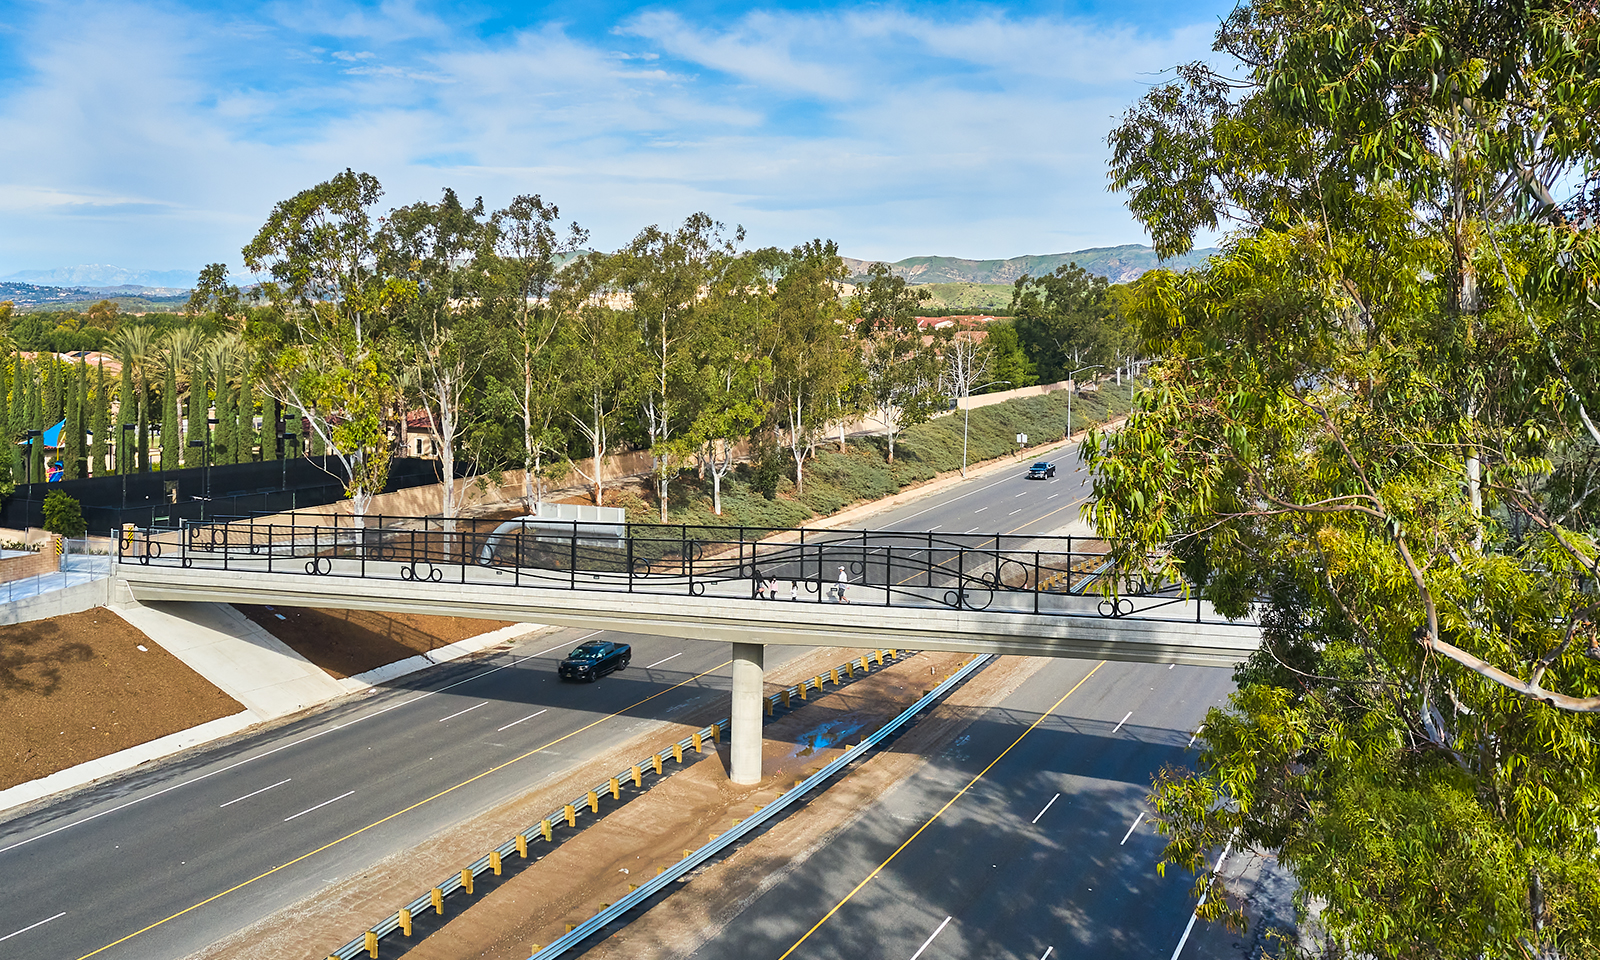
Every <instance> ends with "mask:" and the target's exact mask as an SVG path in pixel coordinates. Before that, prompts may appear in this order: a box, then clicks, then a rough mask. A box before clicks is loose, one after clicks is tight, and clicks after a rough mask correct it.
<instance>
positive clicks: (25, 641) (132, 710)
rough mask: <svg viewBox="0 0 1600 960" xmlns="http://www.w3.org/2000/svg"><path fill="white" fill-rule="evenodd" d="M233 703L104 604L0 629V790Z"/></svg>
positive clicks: (212, 716) (233, 709) (230, 710)
mask: <svg viewBox="0 0 1600 960" xmlns="http://www.w3.org/2000/svg"><path fill="white" fill-rule="evenodd" d="M243 709H244V707H243V706H242V705H240V704H239V702H238V701H236V700H234V699H233V698H232V697H230V696H228V695H227V694H225V693H223V692H222V691H221V690H218V689H217V688H216V687H214V686H212V685H211V684H210V683H209V682H207V681H206V679H205V678H203V677H201V676H200V675H199V674H197V673H195V672H194V671H193V670H191V669H189V667H187V666H185V665H184V664H183V662H182V661H180V660H179V659H178V658H176V657H174V656H173V655H172V654H170V653H167V652H166V651H165V650H163V649H162V648H161V645H160V644H158V643H155V642H154V641H152V640H150V638H148V637H146V636H145V635H144V634H143V633H141V632H139V631H138V630H137V629H135V628H134V627H133V626H131V625H130V624H129V623H128V622H127V621H126V620H123V619H122V618H121V617H119V616H117V614H116V613H115V612H113V611H111V610H108V609H106V608H104V607H99V608H96V609H93V610H87V611H84V612H83V613H73V614H68V615H66V616H60V617H51V618H50V619H48V620H34V621H31V622H28V623H17V624H11V625H9V626H3V627H0V729H3V730H5V732H6V737H5V744H4V746H3V747H0V789H5V788H6V787H13V786H16V785H17V784H19V783H26V782H27V781H29V780H36V779H38V778H39V777H43V776H47V775H49V774H52V773H55V772H56V771H58V770H65V769H67V768H68V767H73V766H76V765H78V764H80V763H84V762H86V761H89V760H95V759H98V758H100V757H104V756H106V755H108V754H112V753H116V752H117V751H119V750H126V749H127V748H129V747H135V746H138V745H139V744H141V743H147V742H149V741H151V740H155V739H157V738H160V737H164V736H166V735H168V734H171V733H177V732H178V731H180V730H187V729H189V728H190V727H193V726H196V725H198V724H202V723H205V722H207V721H210V720H216V719H218V718H219V717H226V716H231V715H233V714H235V713H238V712H239V711H241V710H243Z"/></svg>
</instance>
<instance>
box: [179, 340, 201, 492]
mask: <svg viewBox="0 0 1600 960" xmlns="http://www.w3.org/2000/svg"><path fill="white" fill-rule="evenodd" d="M188 398H189V399H188V405H187V407H186V410H187V414H188V415H187V420H188V422H187V424H186V425H185V427H184V431H183V465H184V466H185V467H198V466H201V465H202V464H203V463H204V462H205V455H206V451H205V446H204V444H205V439H206V374H205V364H204V363H203V362H201V360H200V352H199V351H198V350H197V351H195V352H194V353H193V354H191V355H190V357H189V394H188ZM196 440H199V441H200V443H201V446H198V447H197V446H194V441H196Z"/></svg>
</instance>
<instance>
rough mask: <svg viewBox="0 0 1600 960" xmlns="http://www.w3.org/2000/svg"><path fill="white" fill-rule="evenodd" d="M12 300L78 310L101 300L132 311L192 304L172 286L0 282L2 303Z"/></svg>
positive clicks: (186, 294) (21, 304)
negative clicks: (55, 285) (48, 285)
mask: <svg viewBox="0 0 1600 960" xmlns="http://www.w3.org/2000/svg"><path fill="white" fill-rule="evenodd" d="M6 300H9V301H11V302H12V303H14V304H16V305H17V306H18V307H21V308H23V309H27V308H29V307H36V308H38V307H42V308H45V309H65V308H75V307H79V306H83V305H86V304H90V303H95V302H97V301H100V300H111V301H114V302H115V303H116V304H117V305H118V306H119V307H121V308H123V309H125V310H129V309H137V310H144V309H149V308H152V307H156V308H160V309H170V308H171V307H172V306H173V305H182V304H184V303H187V302H188V301H189V291H187V290H177V289H174V288H172V287H142V286H139V285H137V284H121V285H119V286H115V287H47V286H43V285H41V284H33V283H13V282H10V281H5V280H0V302H3V301H6Z"/></svg>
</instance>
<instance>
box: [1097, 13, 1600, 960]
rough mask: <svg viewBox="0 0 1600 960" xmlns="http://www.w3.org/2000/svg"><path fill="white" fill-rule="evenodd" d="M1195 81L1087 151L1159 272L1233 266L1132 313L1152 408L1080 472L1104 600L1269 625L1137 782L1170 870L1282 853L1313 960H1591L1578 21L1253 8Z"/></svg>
mask: <svg viewBox="0 0 1600 960" xmlns="http://www.w3.org/2000/svg"><path fill="white" fill-rule="evenodd" d="M1217 50H1218V52H1219V53H1220V54H1222V56H1223V58H1225V59H1226V60H1228V61H1231V62H1230V63H1229V64H1227V65H1226V66H1222V67H1219V68H1218V70H1220V71H1223V72H1214V71H1213V69H1212V68H1209V67H1207V66H1205V65H1201V64H1195V65H1190V66H1188V67H1183V68H1180V69H1179V70H1178V73H1177V77H1176V79H1175V80H1174V81H1173V82H1171V83H1167V84H1163V85H1161V86H1158V87H1156V88H1154V89H1153V90H1151V91H1150V92H1149V93H1148V94H1147V95H1146V96H1145V97H1144V98H1143V99H1142V100H1141V101H1140V102H1139V103H1138V104H1137V105H1136V106H1135V107H1133V108H1132V109H1131V110H1130V111H1129V112H1128V113H1127V115H1126V116H1125V117H1124V119H1123V121H1122V123H1121V124H1120V125H1119V126H1118V127H1117V128H1116V129H1115V130H1114V131H1113V132H1112V134H1111V136H1110V143H1111V146H1112V148H1113V155H1114V159H1113V162H1112V180H1113V184H1114V185H1115V186H1116V187H1118V188H1121V189H1124V190H1126V191H1127V196H1128V203H1129V206H1130V208H1131V209H1132V210H1133V212H1134V213H1135V215H1137V216H1138V217H1139V218H1140V219H1141V220H1142V221H1143V222H1144V223H1145V224H1146V226H1147V227H1148V228H1149V229H1150V231H1151V235H1152V237H1153V239H1154V242H1155V245H1156V248H1157V250H1158V251H1159V252H1161V253H1162V254H1164V255H1171V254H1175V253H1179V252H1183V251H1185V250H1187V249H1189V248H1190V246H1191V244H1192V242H1193V239H1194V236H1195V234H1196V232H1197V231H1199V230H1202V229H1206V230H1209V229H1213V228H1216V227H1218V226H1228V227H1231V228H1233V230H1234V233H1233V234H1232V235H1231V237H1230V238H1229V240H1228V241H1227V243H1226V245H1225V249H1224V253H1223V255H1222V256H1221V257H1220V258H1218V259H1217V260H1215V261H1214V262H1213V263H1211V264H1210V265H1209V266H1208V267H1207V268H1205V269H1203V270H1201V271H1198V272H1194V273H1191V274H1187V275H1183V276H1177V275H1173V274H1170V273H1165V272H1155V273H1152V274H1147V275H1146V276H1145V277H1144V278H1142V279H1141V280H1140V282H1139V283H1138V284H1137V286H1136V289H1135V290H1134V293H1133V296H1132V298H1131V312H1132V313H1133V314H1134V315H1135V317H1136V319H1137V320H1138V323H1139V330H1140V334H1141V337H1142V341H1143V348H1144V350H1145V351H1146V352H1147V355H1151V356H1155V357H1157V358H1159V360H1158V362H1157V363H1156V364H1155V365H1154V367H1153V368H1152V371H1151V372H1152V374H1153V380H1154V382H1153V385H1152V386H1151V387H1150V388H1149V389H1147V390H1146V391H1144V392H1142V393H1141V395H1140V406H1139V409H1138V410H1137V411H1136V413H1135V414H1134V415H1133V417H1132V418H1131V419H1130V421H1129V422H1128V424H1127V425H1126V427H1125V428H1124V429H1122V430H1120V431H1118V432H1116V433H1113V434H1106V435H1101V436H1097V437H1096V438H1095V439H1094V442H1092V443H1087V444H1086V445H1085V446H1086V449H1087V452H1088V458H1089V461H1090V465H1091V469H1092V471H1093V473H1094V476H1095V500H1096V502H1095V506H1094V507H1093V508H1092V515H1093V517H1094V519H1095V521H1096V523H1097V524H1098V526H1099V529H1100V531H1101V532H1102V534H1104V535H1105V536H1107V537H1108V538H1109V539H1110V540H1111V542H1112V544H1113V557H1114V558H1115V560H1116V562H1117V563H1118V564H1119V565H1120V568H1121V569H1122V570H1124V571H1126V572H1127V573H1128V574H1129V575H1130V576H1131V575H1133V574H1134V573H1135V572H1137V571H1140V570H1141V569H1143V571H1144V572H1145V573H1146V574H1149V573H1152V572H1154V573H1157V574H1159V575H1164V576H1166V577H1169V578H1171V577H1177V576H1180V575H1181V576H1183V577H1185V578H1186V579H1187V581H1188V582H1189V583H1191V584H1193V585H1194V586H1195V587H1196V588H1198V589H1200V590H1202V591H1203V592H1204V594H1205V596H1207V597H1208V598H1209V599H1210V600H1211V601H1212V602H1213V603H1215V604H1216V607H1217V609H1218V610H1219V611H1221V612H1223V613H1225V614H1228V615H1233V616H1237V615H1241V614H1243V613H1245V612H1246V611H1247V610H1249V609H1250V608H1251V607H1252V605H1253V606H1255V607H1256V609H1258V610H1259V611H1260V614H1261V618H1262V622H1263V626H1264V646H1263V650H1262V652H1261V653H1260V654H1258V655H1257V656H1255V657H1253V658H1252V659H1251V660H1250V661H1249V662H1248V663H1246V664H1245V665H1243V666H1242V667H1241V669H1240V671H1239V673H1238V681H1239V690H1238V692H1237V693H1236V694H1235V695H1234V696H1233V698H1232V699H1231V702H1230V706H1229V708H1228V709H1226V710H1215V711H1213V712H1212V714H1211V715H1210V716H1209V717H1208V718H1207V720H1206V726H1205V730H1206V744H1205V750H1204V752H1203V753H1202V754H1201V757H1200V766H1199V769H1198V770H1197V771H1195V772H1192V773H1190V772H1178V771H1169V772H1167V773H1165V774H1163V775H1162V777H1161V779H1160V780H1159V781H1158V783H1157V786H1156V791H1155V794H1154V800H1155V803H1156V806H1157V809H1158V810H1159V811H1160V813H1161V815H1162V819H1163V829H1164V830H1165V831H1166V833H1167V836H1168V838H1169V845H1168V848H1167V857H1168V858H1169V859H1170V860H1172V861H1175V862H1178V863H1181V864H1184V865H1187V866H1191V867H1198V866H1199V865H1200V864H1201V863H1202V862H1203V861H1202V858H1203V857H1204V855H1205V851H1206V849H1207V848H1208V847H1211V846H1218V845H1221V844H1222V843H1223V842H1225V841H1226V839H1227V838H1230V837H1234V836H1237V837H1238V838H1239V841H1240V842H1242V843H1244V844H1246V845H1248V846H1250V847H1253V848H1256V849H1260V850H1266V851H1270V852H1272V853H1273V854H1274V855H1275V856H1276V857H1277V859H1278V861H1279V862H1280V863H1282V864H1284V865H1285V866H1286V867H1287V868H1288V869H1289V870H1290V871H1291V872H1292V873H1293V874H1294V876H1295V877H1296V879H1297V881H1298V883H1299V889H1300V894H1299V896H1300V897H1301V898H1302V902H1303V903H1305V902H1309V901H1312V900H1315V901H1318V902H1319V903H1320V907H1321V909H1320V913H1319V917H1320V923H1321V924H1322V925H1323V927H1324V928H1325V929H1326V931H1327V933H1328V935H1329V945H1328V946H1329V950H1330V952H1331V953H1336V954H1343V955H1349V956H1405V957H1463V958H1465V957H1496V958H1499V957H1508V958H1509V957H1541V958H1550V957H1559V956H1574V957H1576V956H1591V955H1594V954H1595V953H1596V951H1597V949H1600V837H1597V835H1596V832H1595V829H1594V825H1595V823H1596V822H1597V821H1600V724H1597V719H1600V718H1597V714H1600V662H1597V660H1600V647H1597V645H1596V639H1595V636H1596V634H1595V624H1596V622H1597V620H1600V603H1597V602H1596V599H1595V593H1594V587H1593V585H1594V584H1595V583H1596V582H1600V569H1597V567H1596V555H1597V542H1596V533H1597V531H1596V529H1595V528H1594V526H1593V524H1592V522H1590V521H1585V519H1584V518H1585V516H1592V513H1588V512H1587V511H1586V510H1583V509H1576V508H1577V507H1579V506H1580V505H1581V501H1583V500H1584V497H1583V496H1582V495H1581V494H1578V495H1575V493H1574V488H1573V486H1572V485H1571V484H1567V483H1564V482H1561V481H1562V478H1561V476H1560V470H1559V469H1558V465H1559V464H1560V463H1563V462H1569V461H1573V460H1577V461H1581V460H1583V459H1584V457H1583V456H1582V455H1581V451H1582V449H1584V448H1586V447H1592V446H1594V445H1597V444H1600V429H1597V428H1596V426H1595V423H1594V411H1595V410H1596V406H1597V404H1600V378H1597V376H1596V373H1597V370H1596V367H1595V357H1597V356H1600V353H1597V351H1596V350H1595V343H1596V342H1597V340H1600V308H1597V306H1596V304H1597V303H1600V229H1597V221H1596V216H1595V214H1596V211H1597V210H1600V203H1597V201H1600V173H1597V171H1600V148H1597V146H1596V144H1597V143H1600V139H1597V137H1596V132H1597V131H1596V121H1595V118H1596V117H1600V70H1597V68H1596V64H1600V56H1597V51H1600V14H1597V11H1596V8H1595V7H1594V6H1593V5H1592V4H1567V3H1547V2H1545V3H1541V2H1534V3H1525V4H1510V3H1497V2H1482V0H1478V2H1474V0H1445V2H1437V3H1422V2H1396V3H1385V4H1377V5H1373V4H1356V3H1351V2H1343V0H1336V2H1331V3H1330V2H1317V3H1311V2H1307V0H1294V2H1287V0H1258V2H1252V3H1248V4H1244V5H1241V6H1240V7H1238V8H1237V9H1236V10H1235V11H1234V12H1233V14H1232V15H1230V17H1229V18H1228V19H1227V20H1226V21H1225V22H1224V23H1223V25H1222V27H1221V29H1220V30H1219V32H1218V35H1217ZM1574 450H1577V451H1579V453H1580V455H1579V456H1577V457H1573V456H1571V453H1572V452H1573V451H1574ZM1152 566H1154V567H1155V568H1156V570H1154V571H1152V570H1150V569H1148V568H1150V567H1152ZM1213 889H1214V890H1216V891H1218V893H1219V894H1221V895H1213V896H1212V897H1211V898H1210V899H1209V900H1208V901H1207V902H1206V904H1205V906H1204V907H1203V909H1202V912H1203V913H1205V914H1207V915H1213V916H1216V915H1226V914H1229V913H1232V914H1233V915H1234V917H1235V919H1237V918H1238V913H1237V903H1236V902H1235V901H1232V900H1230V899H1229V897H1228V896H1227V895H1226V893H1227V890H1226V886H1225V885H1218V886H1215V887H1213Z"/></svg>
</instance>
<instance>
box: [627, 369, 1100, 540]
mask: <svg viewBox="0 0 1600 960" xmlns="http://www.w3.org/2000/svg"><path fill="white" fill-rule="evenodd" d="M1130 405H1131V404H1130V401H1129V398H1128V391H1127V388H1126V387H1122V388H1117V387H1107V388H1106V389H1103V390H1099V391H1094V392H1089V393H1082V394H1079V395H1077V396H1076V397H1074V398H1073V401H1072V425H1073V429H1074V431H1079V432H1081V431H1083V430H1085V429H1087V428H1088V427H1089V426H1090V425H1091V424H1097V423H1104V422H1106V421H1107V420H1111V419H1113V418H1115V417H1119V416H1122V415H1123V414H1124V413H1126V412H1127V410H1128V408H1129V406H1130ZM1066 423H1067V395H1066V393H1065V391H1063V392H1060V393H1052V394H1045V395H1044V396H1039V397H1025V398H1022V399H1017V400H1007V401H1005V402H1004V403H997V404H995V405H993V406H989V407H980V408H979V409H977V410H974V411H972V418H971V424H970V427H969V430H968V436H967V462H968V463H969V464H973V463H981V462H983V461H985V460H992V459H995V458H997V457H1003V456H1007V455H1009V454H1013V453H1016V452H1017V444H1016V435H1017V434H1019V433H1026V434H1028V436H1029V438H1030V442H1031V443H1038V442H1040V441H1042V440H1045V439H1047V438H1053V437H1062V436H1064V435H1065V433H1066ZM961 425H962V416H961V412H960V411H959V410H958V411H955V412H953V413H951V414H949V415H946V416H942V417H939V418H938V419H935V420H931V421H929V422H927V423H922V424H918V425H917V426H914V427H911V428H909V429H907V430H905V431H903V432H902V433H901V434H900V437H899V440H898V441H897V442H896V443H895V462H894V463H892V464H891V463H889V462H888V438H886V437H877V436H873V437H857V438H854V439H851V440H849V441H848V442H847V443H846V444H845V448H844V449H843V450H840V449H839V445H838V442H837V441H833V442H830V443H826V444H823V445H821V446H819V447H818V449H817V453H816V456H815V457H812V458H811V459H808V460H807V461H806V467H805V492H804V493H803V494H800V493H797V492H796V489H795V484H794V477H793V472H792V470H791V472H790V476H789V477H788V478H787V479H785V480H784V481H783V482H782V483H781V484H779V486H778V492H777V496H775V497H774V498H773V499H770V500H769V499H767V498H766V497H765V496H764V495H762V494H761V493H760V492H758V491H756V490H752V489H751V488H750V486H749V483H748V480H749V473H748V471H747V468H746V467H743V466H741V467H739V468H737V469H735V471H734V473H733V475H731V476H729V477H726V478H724V480H723V482H722V516H720V517H719V516H717V515H716V514H715V513H713V512H712V509H711V481H710V479H709V478H707V479H705V480H701V479H700V478H699V477H698V476H697V475H696V474H695V473H694V472H692V471H686V472H685V473H683V474H682V475H680V476H679V477H678V478H676V479H675V480H673V482H672V484H671V487H670V489H669V491H668V497H669V501H668V512H667V518H668V521H669V522H671V523H684V524H690V525H694V526H712V527H727V526H743V527H794V526H798V525H800V524H801V523H803V522H805V521H807V520H810V519H812V518H814V517H819V516H826V515H828V514H831V513H837V512H838V511H840V510H843V509H844V508H846V507H848V506H850V505H852V504H855V503H859V502H861V501H865V500H877V499H880V498H882V497H887V496H890V495H892V494H894V493H897V492H899V491H900V490H902V489H904V488H906V487H908V486H910V485H912V484H916V483H921V482H923V481H925V480H931V479H933V478H934V477H935V476H938V475H939V474H941V473H948V472H950V471H953V470H959V469H960V468H961ZM614 505H616V506H621V507H624V508H626V509H627V511H628V519H630V520H632V521H634V522H637V523H655V522H659V519H660V512H659V510H658V509H657V507H656V505H655V504H654V503H653V502H647V501H646V500H645V499H643V498H641V497H639V496H637V495H634V494H625V495H622V496H620V497H618V498H617V500H616V501H614Z"/></svg>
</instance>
